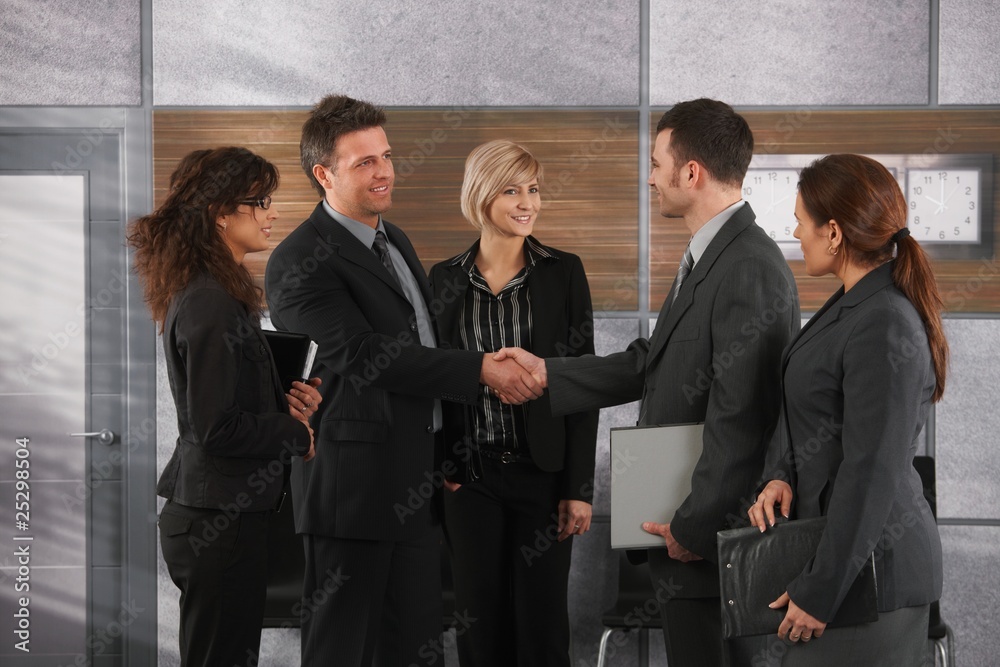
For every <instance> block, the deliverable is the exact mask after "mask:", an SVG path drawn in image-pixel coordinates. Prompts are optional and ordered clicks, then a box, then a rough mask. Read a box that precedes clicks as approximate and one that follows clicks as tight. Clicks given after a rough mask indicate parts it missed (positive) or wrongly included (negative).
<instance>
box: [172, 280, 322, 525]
mask: <svg viewBox="0 0 1000 667" xmlns="http://www.w3.org/2000/svg"><path fill="white" fill-rule="evenodd" d="M163 351H164V354H165V355H166V360H167V377H168V378H169V380H170V392H171V393H172V394H173V397H174V404H175V405H176V406H177V427H178V432H179V437H178V439H177V446H176V448H175V449H174V453H173V455H172V456H171V457H170V461H169V462H168V463H167V466H166V468H165V469H164V470H163V474H162V475H160V481H159V483H157V485H156V492H157V494H158V495H161V496H163V497H164V498H170V499H172V500H174V501H175V502H178V503H180V504H182V505H188V506H190V507H204V508H212V509H220V508H221V507H223V506H225V507H227V508H231V507H233V505H234V504H235V507H236V508H239V509H242V510H246V511H260V510H269V509H273V508H274V506H275V504H276V502H277V500H278V499H279V498H280V496H281V493H282V490H283V487H284V482H285V480H284V472H283V471H284V465H285V464H287V463H289V462H290V461H291V459H292V456H298V455H301V454H304V453H305V452H306V451H307V450H308V449H309V432H308V430H307V429H306V427H305V426H304V425H303V424H302V423H301V422H299V421H298V420H297V419H295V418H294V417H292V416H291V415H289V414H288V403H287V402H286V400H285V392H284V391H283V389H282V387H281V386H280V385H279V383H278V376H277V371H276V370H275V368H274V362H273V361H272V360H271V352H270V349H269V348H268V346H267V341H266V340H265V339H264V336H263V334H261V331H260V323H259V322H258V321H257V319H256V318H251V317H249V316H248V315H247V311H246V309H245V308H244V307H243V305H242V304H241V303H240V302H238V301H237V300H236V299H234V298H233V297H231V296H230V295H229V294H228V293H227V292H226V291H225V290H224V289H223V288H222V286H221V285H220V284H219V283H218V282H216V280H215V279H214V278H213V277H211V276H209V275H201V276H199V277H197V278H195V279H194V280H192V281H191V283H190V284H189V285H188V286H187V287H186V288H185V289H184V290H183V291H181V292H180V293H178V294H177V295H176V296H175V297H174V299H173V301H172V302H171V304H170V308H169V309H168V310H167V317H166V323H165V326H164V331H163ZM275 461H278V462H279V463H280V464H281V465H276V464H275Z"/></svg>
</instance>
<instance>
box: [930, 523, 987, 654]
mask: <svg viewBox="0 0 1000 667" xmlns="http://www.w3.org/2000/svg"><path fill="white" fill-rule="evenodd" d="M941 542H942V544H943V546H944V594H943V595H942V597H941V617H942V618H943V619H944V621H945V622H946V623H948V625H950V626H951V629H952V631H954V633H955V664H957V665H995V664H997V656H998V655H1000V635H997V633H996V632H992V631H990V630H989V628H995V627H996V618H997V608H998V605H1000V570H998V569H997V567H996V563H997V553H996V551H997V544H1000V527H997V526H941Z"/></svg>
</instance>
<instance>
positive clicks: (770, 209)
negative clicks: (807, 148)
mask: <svg viewBox="0 0 1000 667" xmlns="http://www.w3.org/2000/svg"><path fill="white" fill-rule="evenodd" d="M798 185H799V172H798V170H796V169H748V170H747V175H746V177H745V178H744V179H743V199H745V200H746V201H747V202H749V203H750V206H752V207H753V212H754V213H756V214H757V224H758V225H760V226H761V227H762V228H763V229H764V231H765V232H767V235H768V236H770V237H771V238H772V239H774V240H775V241H776V242H778V243H790V244H794V245H795V246H798V244H799V241H798V239H796V238H795V237H794V236H792V233H793V232H794V231H795V193H796V190H797V189H798Z"/></svg>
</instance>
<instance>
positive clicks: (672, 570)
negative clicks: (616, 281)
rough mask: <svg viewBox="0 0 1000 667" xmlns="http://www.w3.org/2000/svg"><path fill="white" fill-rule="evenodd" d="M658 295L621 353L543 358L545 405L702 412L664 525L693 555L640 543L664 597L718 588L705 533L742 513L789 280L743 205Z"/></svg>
mask: <svg viewBox="0 0 1000 667" xmlns="http://www.w3.org/2000/svg"><path fill="white" fill-rule="evenodd" d="M668 302H669V297H668V299H667V302H665V303H664V306H663V309H661V311H660V316H659V319H658V320H657V323H656V329H655V330H654V331H653V334H652V336H651V337H650V339H649V340H648V341H647V340H645V339H641V338H640V339H638V340H636V341H633V342H632V344H630V345H629V347H628V349H627V350H626V351H624V352H619V353H616V354H612V355H609V356H606V357H581V358H578V359H555V360H549V361H548V363H547V369H548V380H549V391H550V392H551V394H552V410H553V412H554V413H556V414H562V413H566V412H570V411H574V410H582V409H590V408H593V407H604V406H608V405H617V404H620V403H626V402H629V401H634V400H637V399H640V398H642V407H641V408H640V413H641V415H642V417H641V419H640V425H647V424H682V423H690V422H704V423H705V431H704V451H703V452H702V455H701V458H700V459H699V461H698V464H697V466H696V468H695V471H694V475H693V477H692V480H691V495H689V496H688V498H687V500H686V501H685V502H684V503H683V504H682V505H681V507H680V508H679V509H678V510H677V512H676V513H675V514H674V516H673V518H672V520H671V522H670V523H671V532H672V533H673V535H674V537H675V538H676V539H677V541H678V542H680V543H681V544H682V545H683V546H684V547H686V548H687V549H689V550H691V551H693V552H694V553H696V554H698V555H699V556H702V557H703V558H705V559H706V560H705V561H700V562H694V563H681V562H679V561H674V560H672V559H670V558H667V556H666V550H665V549H651V550H650V558H651V560H650V562H651V565H652V567H653V574H654V576H657V577H659V578H662V579H664V582H665V583H670V582H671V581H672V582H673V583H674V584H675V585H674V586H672V587H671V588H672V590H673V591H674V592H675V593H676V597H683V598H690V597H713V596H715V595H718V585H719V583H718V572H717V569H716V567H715V565H714V564H713V562H714V561H715V560H716V559H717V555H716V533H717V532H718V531H719V530H722V529H725V528H730V527H732V526H734V525H739V524H741V523H742V522H743V521H744V520H745V519H746V511H745V506H748V505H749V501H750V496H751V495H752V493H753V490H754V486H755V483H756V482H757V480H758V478H759V476H760V474H761V472H762V471H763V464H764V455H765V451H766V447H767V443H768V442H769V440H770V437H771V433H772V431H773V429H774V425H775V422H776V420H777V416H778V406H779V403H780V376H779V370H780V360H781V351H782V349H784V347H785V345H786V344H787V343H788V341H789V340H790V339H791V337H792V335H793V334H794V333H795V332H796V331H797V330H798V327H799V303H798V292H797V290H796V287H795V280H794V278H793V277H792V272H791V271H790V270H789V268H788V264H787V262H785V259H784V258H783V257H782V255H781V252H780V251H779V250H778V248H777V246H776V245H775V243H774V241H772V240H771V239H770V238H769V237H768V236H767V234H765V233H764V231H763V230H761V228H760V227H758V226H757V225H756V224H754V213H753V210H752V209H751V208H750V205H749V204H744V205H743V207H742V208H740V209H739V210H737V211H736V213H734V214H733V216H732V217H731V218H730V219H729V220H728V221H727V222H726V224H725V225H723V227H722V229H720V230H719V232H718V234H716V236H715V238H714V239H713V240H712V242H711V243H710V244H709V246H708V248H707V249H706V250H705V253H704V254H703V255H702V257H701V259H700V260H699V261H698V263H697V264H695V266H694V269H693V270H692V271H691V273H690V275H689V276H688V277H687V279H686V280H685V281H684V283H683V285H682V287H681V289H680V292H679V293H678V295H677V299H676V300H675V301H674V303H673V305H669V303H668Z"/></svg>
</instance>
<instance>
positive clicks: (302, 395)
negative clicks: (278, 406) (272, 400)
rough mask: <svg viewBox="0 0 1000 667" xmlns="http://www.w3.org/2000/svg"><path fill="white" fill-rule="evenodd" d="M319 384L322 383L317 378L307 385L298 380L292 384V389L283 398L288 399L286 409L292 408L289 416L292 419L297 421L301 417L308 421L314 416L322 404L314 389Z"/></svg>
mask: <svg viewBox="0 0 1000 667" xmlns="http://www.w3.org/2000/svg"><path fill="white" fill-rule="evenodd" d="M321 384H323V381H322V380H320V379H319V378H312V379H311V380H309V382H308V383H305V382H299V381H298V380H296V381H295V382H293V383H292V388H291V389H290V390H289V391H288V393H287V394H285V398H286V399H288V407H289V408H292V410H291V411H290V414H291V415H292V416H293V417H295V418H296V419H299V418H300V416H301V417H302V418H305V419H307V420H308V419H309V417H311V416H313V415H314V414H316V410H318V409H319V404H320V403H322V402H323V397H322V396H321V395H320V393H319V391H317V389H316V388H317V387H319V386H320V385H321ZM296 413H297V414H296ZM300 421H301V419H300Z"/></svg>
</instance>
